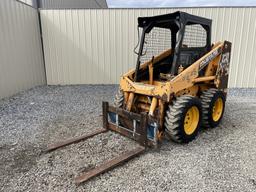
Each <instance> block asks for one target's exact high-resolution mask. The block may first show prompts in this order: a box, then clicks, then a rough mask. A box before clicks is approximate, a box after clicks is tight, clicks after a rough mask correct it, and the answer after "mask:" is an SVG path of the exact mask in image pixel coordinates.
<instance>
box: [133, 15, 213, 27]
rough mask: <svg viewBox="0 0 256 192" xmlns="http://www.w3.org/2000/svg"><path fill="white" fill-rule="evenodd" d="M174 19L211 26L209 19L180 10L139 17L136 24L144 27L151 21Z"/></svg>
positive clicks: (162, 21)
mask: <svg viewBox="0 0 256 192" xmlns="http://www.w3.org/2000/svg"><path fill="white" fill-rule="evenodd" d="M174 20H179V21H180V22H183V23H186V24H202V25H207V26H211V23H212V20H211V19H207V18H204V17H199V16H196V15H191V14H189V13H186V12H182V11H176V12H174V13H169V14H164V15H157V16H151V17H139V18H138V24H139V27H144V26H147V25H148V24H149V23H152V22H155V23H168V22H171V21H174Z"/></svg>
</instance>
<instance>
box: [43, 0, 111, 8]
mask: <svg viewBox="0 0 256 192" xmlns="http://www.w3.org/2000/svg"><path fill="white" fill-rule="evenodd" d="M39 7H40V8H42V9H72V8H107V7H108V6H107V2H106V0H39Z"/></svg>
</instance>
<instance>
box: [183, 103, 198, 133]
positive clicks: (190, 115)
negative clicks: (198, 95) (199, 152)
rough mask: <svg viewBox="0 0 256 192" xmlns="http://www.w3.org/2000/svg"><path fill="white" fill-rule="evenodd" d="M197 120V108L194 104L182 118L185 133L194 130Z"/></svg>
mask: <svg viewBox="0 0 256 192" xmlns="http://www.w3.org/2000/svg"><path fill="white" fill-rule="evenodd" d="M198 122H199V110H198V108H197V107H196V106H193V107H191V108H190V109H189V110H188V111H187V113H186V116H185V119H184V131H185V133H186V134H187V135H191V134H192V133H194V132H195V130H196V128H197V125H198Z"/></svg>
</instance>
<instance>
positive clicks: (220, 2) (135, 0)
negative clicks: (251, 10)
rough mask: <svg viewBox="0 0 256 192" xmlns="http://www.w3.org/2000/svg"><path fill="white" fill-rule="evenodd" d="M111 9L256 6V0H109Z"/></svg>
mask: <svg viewBox="0 0 256 192" xmlns="http://www.w3.org/2000/svg"><path fill="white" fill-rule="evenodd" d="M107 2H108V7H109V8H146V7H199V6H256V0H107Z"/></svg>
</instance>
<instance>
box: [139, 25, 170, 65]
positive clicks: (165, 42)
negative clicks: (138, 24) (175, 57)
mask: <svg viewBox="0 0 256 192" xmlns="http://www.w3.org/2000/svg"><path fill="white" fill-rule="evenodd" d="M170 48H171V30H170V29H165V28H159V27H154V28H153V29H152V30H151V31H150V32H149V33H146V35H145V43H144V47H143V54H145V55H143V56H141V59H140V61H141V63H144V62H146V61H149V60H151V59H152V57H153V56H155V57H156V56H157V55H159V54H161V53H162V52H164V51H166V50H168V49H170Z"/></svg>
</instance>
